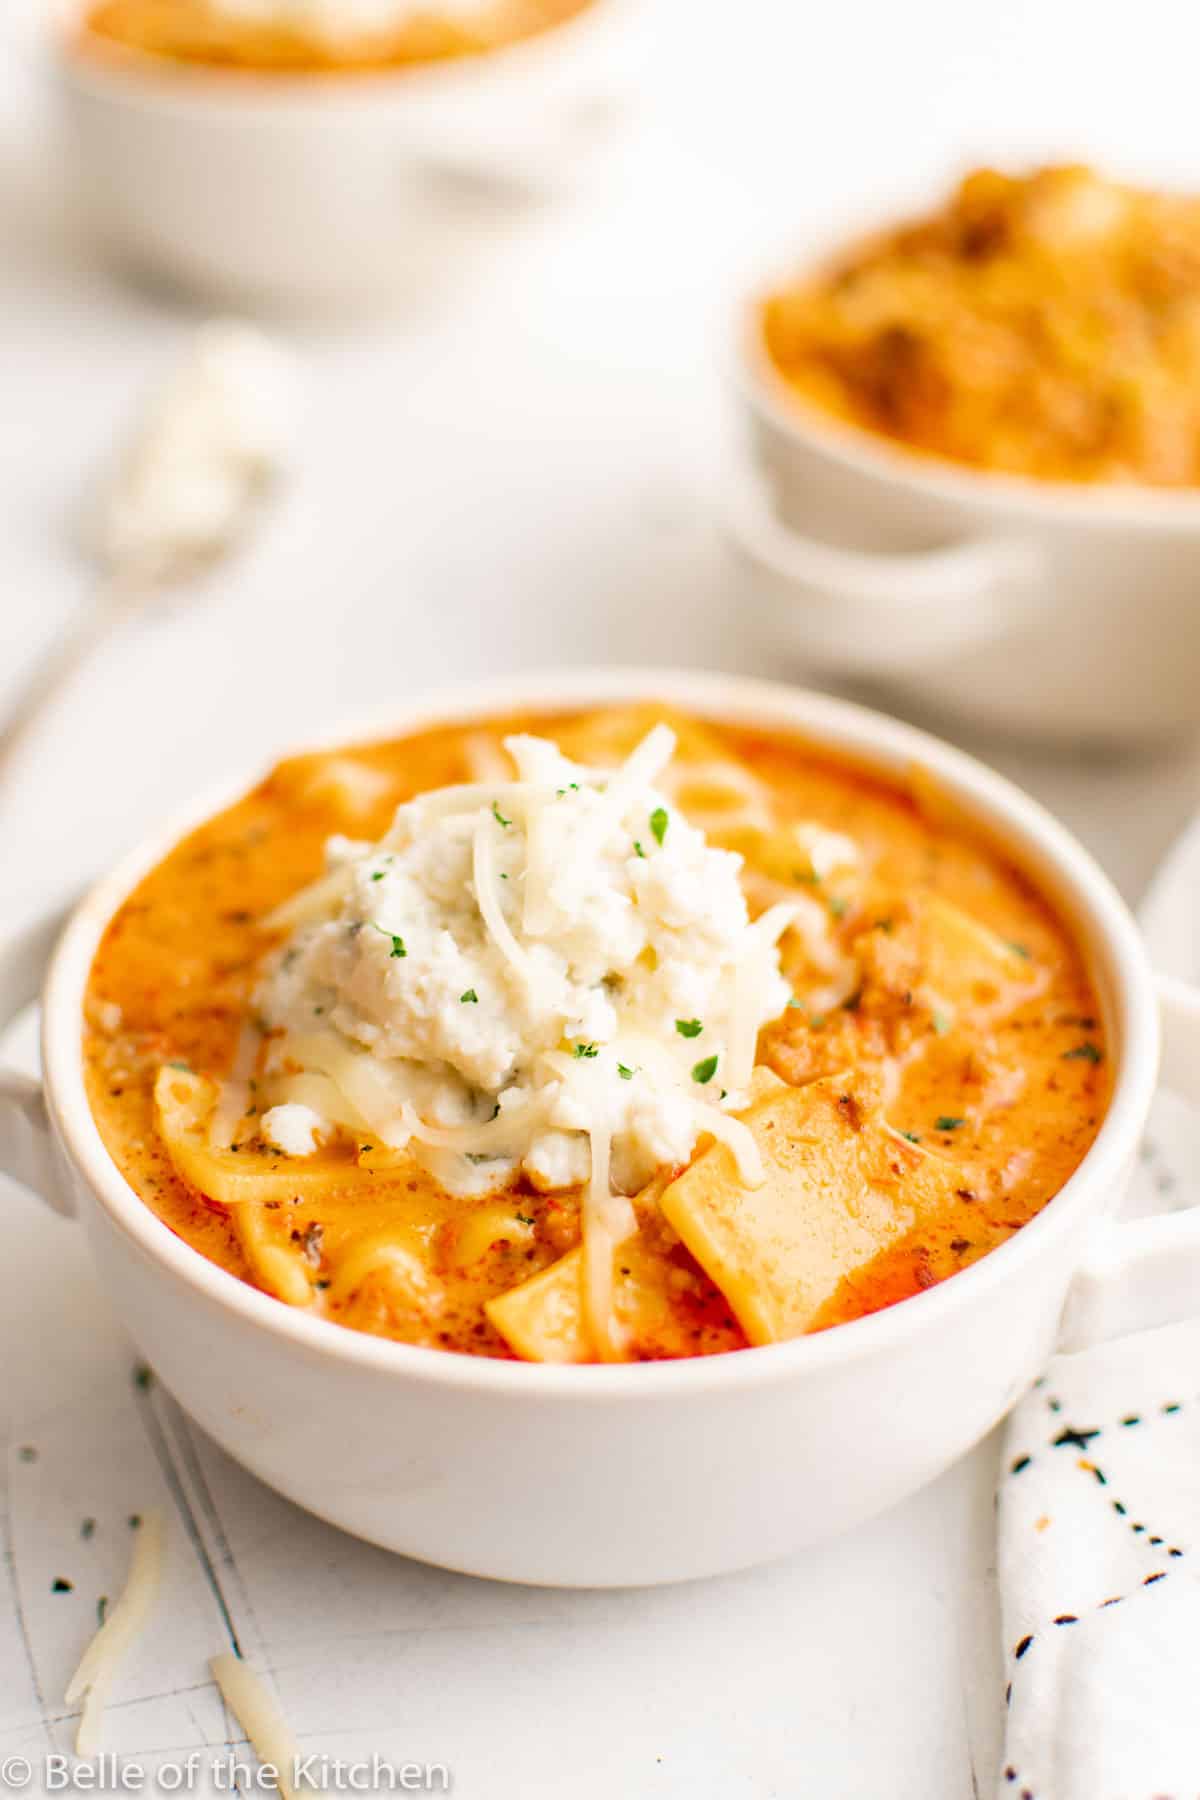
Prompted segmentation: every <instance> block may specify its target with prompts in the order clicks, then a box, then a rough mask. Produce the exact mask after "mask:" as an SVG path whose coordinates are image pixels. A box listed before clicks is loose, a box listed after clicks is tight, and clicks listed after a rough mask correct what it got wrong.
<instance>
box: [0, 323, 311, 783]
mask: <svg viewBox="0 0 1200 1800" xmlns="http://www.w3.org/2000/svg"><path fill="white" fill-rule="evenodd" d="M296 417H297V406H296V382H295V375H294V370H293V367H292V364H291V361H290V359H289V358H288V357H287V356H286V355H285V354H284V353H283V352H282V351H281V350H280V349H279V348H278V347H277V346H276V345H275V344H274V343H272V342H271V340H270V339H269V338H267V337H265V336H264V335H263V334H262V333H261V332H260V331H258V330H257V329H256V328H255V327H253V326H250V325H244V324H239V323H235V322H226V321H217V322H214V323H212V324H209V325H205V326H203V327H202V328H201V330H200V331H199V332H198V333H197V334H196V337H195V339H194V341H193V343H192V345H191V346H190V348H189V351H188V354H187V355H186V357H185V358H184V359H183V360H182V361H181V362H180V363H179V364H178V366H177V367H176V368H175V369H174V370H173V371H172V373H171V375H170V377H169V378H168V380H167V382H166V383H165V384H164V386H163V388H162V390H161V391H160V392H159V393H158V394H156V395H155V396H154V398H153V400H152V403H151V405H150V406H149V408H148V409H147V410H146V412H145V414H144V416H143V418H142V420H141V423H140V426H139V428H138V430H137V431H136V433H135V435H134V437H133V439H132V440H131V442H130V443H129V444H128V446H127V447H126V449H125V451H124V454H123V455H122V456H121V458H120V460H119V462H118V464H117V466H116V468H115V469H113V470H112V471H111V472H110V473H109V475H108V477H107V479H106V480H105V482H104V483H103V486H102V491H101V493H100V495H99V496H98V499H97V501H96V503H95V504H94V506H93V508H92V509H91V518H90V520H89V529H88V533H87V536H88V544H89V549H90V550H91V553H92V556H93V558H94V560H95V562H96V564H97V566H98V568H99V571H100V581H99V584H98V587H97V589H96V592H95V593H94V595H93V598H92V603H91V605H90V606H89V607H88V608H87V610H86V612H85V613H84V614H83V615H82V616H81V618H80V619H79V620H78V622H77V623H76V624H75V625H74V626H73V627H72V628H71V629H70V630H69V631H68V632H67V634H66V635H65V636H64V637H63V638H62V639H61V640H60V642H58V643H57V644H55V645H54V646H53V648H52V649H51V650H50V651H49V652H48V653H47V655H46V656H45V657H44V658H43V659H42V661H41V662H40V663H39V664H38V665H37V667H36V668H35V669H34V672H33V674H32V675H31V676H30V678H29V680H28V682H27V683H26V685H25V687H24V689H23V691H22V693H21V696H20V698H19V699H18V701H17V704H16V706H15V707H14V708H13V709H12V711H11V712H10V713H9V714H8V716H7V718H6V719H5V720H4V723H3V725H0V777H3V775H4V774H5V772H6V771H7V769H8V767H9V766H10V764H11V762H12V760H13V758H14V756H15V755H16V753H17V751H18V749H19V748H20V746H21V745H22V744H23V743H24V742H25V739H26V737H27V736H28V734H29V732H30V731H31V730H32V728H33V726H34V725H35V724H36V723H37V721H38V720H39V719H40V718H42V716H43V715H44V713H45V711H46V710H47V708H48V707H49V706H50V705H51V704H52V702H53V701H54V700H55V699H56V697H57V696H58V695H59V694H60V693H61V692H62V690H63V689H64V687H65V686H66V684H67V683H68V681H69V680H70V679H71V677H72V676H73V675H74V674H75V673H76V671H77V670H78V669H79V668H80V666H81V665H82V664H83V663H84V662H85V661H86V659H87V658H88V657H89V656H90V655H91V653H92V652H93V651H94V650H95V649H96V648H97V647H98V646H99V645H100V644H101V643H103V642H104V641H105V640H106V639H107V638H109V637H110V636H111V635H112V634H113V633H114V632H115V631H116V630H117V629H118V628H119V627H120V626H122V625H123V624H125V623H126V622H127V621H128V620H129V619H131V618H133V617H134V616H136V615H137V614H139V613H141V612H142V611H144V610H145V609H147V608H148V607H149V606H150V605H151V604H152V603H153V602H155V601H157V600H159V599H160V598H161V597H162V596H163V595H164V594H165V593H167V592H168V591H170V590H172V589H174V588H177V587H179V586H180V585H181V584H183V583H184V582H186V581H188V580H190V579H191V578H193V577H194V576H196V575H198V574H200V573H201V572H202V571H204V570H205V569H207V568H210V567H211V566H212V565H213V564H215V563H217V562H219V561H221V560H222V558H224V557H225V556H228V555H229V554H230V553H231V552H232V551H233V550H234V549H235V548H236V547H237V545H238V544H240V543H241V542H242V540H243V539H244V538H245V537H246V535H247V534H248V532H249V531H250V529H251V528H252V526H253V525H254V524H255V523H256V522H257V520H258V517H259V515H260V514H261V512H262V509H263V502H264V501H265V500H266V499H267V497H268V496H269V495H270V494H271V492H272V490H273V489H274V488H275V486H276V484H277V479H278V477H279V475H280V473H281V471H282V470H283V468H284V467H285V465H286V462H287V458H288V454H289V452H290V450H291V447H292V443H293V440H294V436H295V426H296Z"/></svg>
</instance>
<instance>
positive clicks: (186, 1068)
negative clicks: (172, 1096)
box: [167, 1062, 192, 1075]
mask: <svg viewBox="0 0 1200 1800" xmlns="http://www.w3.org/2000/svg"><path fill="white" fill-rule="evenodd" d="M167 1067H168V1069H180V1070H182V1072H183V1074H185V1075H190V1074H191V1072H192V1065H191V1063H186V1062H169V1063H168V1064H167Z"/></svg>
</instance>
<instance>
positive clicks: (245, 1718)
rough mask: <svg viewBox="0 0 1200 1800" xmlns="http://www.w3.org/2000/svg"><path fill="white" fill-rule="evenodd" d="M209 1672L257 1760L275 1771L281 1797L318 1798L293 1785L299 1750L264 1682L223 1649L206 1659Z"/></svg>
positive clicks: (311, 1790)
mask: <svg viewBox="0 0 1200 1800" xmlns="http://www.w3.org/2000/svg"><path fill="white" fill-rule="evenodd" d="M208 1668H209V1673H210V1674H211V1675H212V1678H213V1680H214V1681H215V1682H216V1684H217V1686H218V1688H219V1689H220V1691H221V1698H222V1699H223V1700H224V1702H225V1704H226V1706H227V1707H228V1708H229V1710H230V1712H231V1713H232V1714H233V1716H234V1718H235V1719H236V1720H237V1722H238V1724H239V1725H240V1726H241V1727H242V1730H243V1731H244V1732H245V1733H246V1736H247V1737H248V1738H249V1740H250V1744H251V1747H252V1749H253V1751H254V1754H255V1755H256V1756H257V1758H258V1760H259V1762H260V1763H264V1764H265V1763H270V1764H272V1765H273V1767H274V1768H275V1770H276V1775H277V1780H278V1786H279V1792H280V1793H281V1794H282V1795H283V1796H284V1800H301V1796H302V1795H308V1796H310V1797H311V1800H319V1795H318V1790H317V1789H316V1788H312V1787H309V1786H308V1784H307V1783H305V1785H304V1786H303V1787H297V1785H296V1783H295V1782H294V1781H293V1779H292V1775H293V1772H294V1770H295V1767H296V1764H297V1762H298V1761H299V1759H300V1751H299V1748H298V1746H297V1744H296V1740H295V1738H294V1737H293V1736H292V1731H291V1727H290V1726H289V1724H288V1722H287V1720H286V1719H285V1718H284V1716H283V1713H282V1712H281V1711H280V1708H279V1706H278V1704H277V1703H276V1701H275V1700H274V1698H273V1697H272V1695H271V1694H270V1693H269V1692H268V1690H267V1688H266V1687H265V1686H264V1684H263V1683H262V1682H261V1681H260V1680H259V1678H258V1676H257V1675H256V1674H255V1673H254V1671H253V1669H251V1668H250V1667H249V1665H248V1664H247V1663H244V1662H243V1661H242V1659H241V1657H240V1656H235V1655H234V1654H233V1652H232V1651H229V1650H227V1651H226V1652H225V1653H224V1655H222V1656H214V1657H211V1658H210V1659H209V1664H208Z"/></svg>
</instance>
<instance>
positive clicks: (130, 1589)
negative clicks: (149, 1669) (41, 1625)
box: [65, 1508, 166, 1757]
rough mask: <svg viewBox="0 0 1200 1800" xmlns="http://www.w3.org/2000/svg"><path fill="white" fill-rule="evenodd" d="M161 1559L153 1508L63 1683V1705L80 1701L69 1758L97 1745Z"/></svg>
mask: <svg viewBox="0 0 1200 1800" xmlns="http://www.w3.org/2000/svg"><path fill="white" fill-rule="evenodd" d="M165 1561H166V1521H165V1520H164V1518H163V1515H162V1513H161V1512H160V1511H159V1510H158V1509H157V1508H152V1509H151V1510H150V1511H149V1512H146V1513H144V1514H143V1515H142V1522H141V1525H140V1526H139V1527H138V1530H137V1532H136V1534H135V1537H134V1545H133V1561H132V1562H131V1563H130V1565H129V1579H128V1580H127V1581H126V1583H125V1587H124V1589H123V1590H122V1593H121V1597H120V1599H119V1600H118V1601H117V1603H116V1605H115V1606H114V1607H112V1608H111V1609H110V1611H109V1614H108V1617H107V1618H106V1619H105V1621H104V1623H103V1625H101V1627H100V1629H99V1631H98V1632H97V1633H96V1635H95V1637H94V1638H93V1639H92V1641H91V1643H90V1644H89V1645H88V1647H87V1649H86V1650H85V1651H84V1653H83V1657H82V1659H81V1661H80V1664H79V1667H78V1668H77V1669H76V1671H75V1673H74V1675H73V1676H72V1677H71V1680H70V1682H69V1683H68V1685H67V1692H66V1696H65V1698H66V1703H67V1705H68V1706H74V1704H75V1702H76V1701H77V1700H82V1701H83V1710H82V1712H81V1713H80V1715H79V1729H78V1731H77V1732H76V1735H75V1754H76V1755H77V1756H85V1757H86V1756H93V1755H94V1754H95V1752H96V1750H97V1749H98V1747H99V1740H100V1720H101V1717H102V1715H103V1712H104V1705H105V1701H106V1700H107V1699H108V1691H109V1689H110V1687H111V1686H112V1682H113V1677H114V1676H115V1674H116V1672H117V1669H118V1667H119V1666H120V1663H121V1659H122V1657H123V1656H124V1655H125V1652H126V1651H127V1650H128V1649H129V1647H130V1645H131V1644H132V1643H133V1641H134V1639H135V1638H136V1637H137V1635H138V1633H139V1631H140V1630H141V1629H142V1626H143V1625H144V1624H145V1622H146V1619H147V1618H148V1617H149V1614H150V1609H151V1607H152V1606H153V1605H154V1602H155V1600H156V1599H157V1597H158V1591H159V1588H160V1587H161V1585H162V1576H163V1566H164V1563H165Z"/></svg>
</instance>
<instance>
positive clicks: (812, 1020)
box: [808, 1013, 825, 1031]
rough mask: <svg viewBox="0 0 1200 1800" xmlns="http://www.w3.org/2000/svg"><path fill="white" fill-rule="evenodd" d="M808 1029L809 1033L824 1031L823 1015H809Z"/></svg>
mask: <svg viewBox="0 0 1200 1800" xmlns="http://www.w3.org/2000/svg"><path fill="white" fill-rule="evenodd" d="M808 1027H809V1030H810V1031H824V1029H825V1014H824V1013H809V1015H808Z"/></svg>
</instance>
